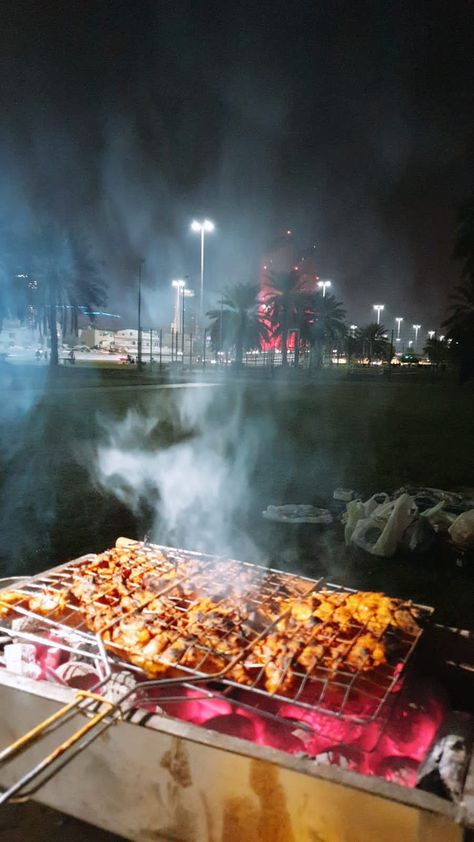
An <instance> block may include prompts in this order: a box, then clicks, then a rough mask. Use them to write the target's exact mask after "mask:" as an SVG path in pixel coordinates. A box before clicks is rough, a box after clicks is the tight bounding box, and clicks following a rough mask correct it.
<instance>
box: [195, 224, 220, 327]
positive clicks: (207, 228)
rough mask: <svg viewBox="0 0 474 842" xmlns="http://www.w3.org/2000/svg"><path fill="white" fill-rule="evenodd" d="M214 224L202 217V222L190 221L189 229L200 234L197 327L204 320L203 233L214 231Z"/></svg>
mask: <svg viewBox="0 0 474 842" xmlns="http://www.w3.org/2000/svg"><path fill="white" fill-rule="evenodd" d="M215 227H216V226H215V225H214V223H213V222H211V221H210V220H209V219H203V221H202V222H198V221H197V219H195V220H194V221H193V222H192V223H191V231H194V233H195V234H198V233H199V234H200V235H201V285H200V291H199V327H200V328H202V326H203V322H204V236H205V234H210V233H211V231H214V228H215Z"/></svg>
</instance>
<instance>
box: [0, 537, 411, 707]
mask: <svg viewBox="0 0 474 842" xmlns="http://www.w3.org/2000/svg"><path fill="white" fill-rule="evenodd" d="M310 585H311V583H309V582H308V581H307V580H304V579H298V578H297V577H292V578H289V577H287V576H285V574H278V573H277V572H275V571H268V572H267V571H261V570H260V569H258V568H253V567H251V566H250V565H249V566H247V565H243V564H241V563H239V562H234V561H217V562H213V563H212V564H211V563H210V562H209V561H207V560H206V559H203V560H200V559H199V558H196V557H194V556H191V555H187V554H185V553H183V554H180V553H178V552H175V553H174V554H173V555H171V553H169V554H167V553H165V552H164V551H161V550H159V549H157V548H156V549H155V548H143V547H142V546H141V545H139V544H130V545H129V546H126V547H125V546H121V547H118V548H115V549H112V550H107V551H106V552H104V553H102V554H101V555H99V556H97V557H95V558H94V559H92V560H88V561H87V562H85V563H83V564H80V565H77V567H76V568H75V569H74V573H73V580H72V584H71V585H70V587H69V589H63V590H57V589H56V590H55V589H52V588H51V589H44V590H43V591H41V592H39V593H35V594H26V593H16V592H14V591H10V592H8V591H4V592H2V593H1V594H0V616H8V614H9V613H10V612H13V611H14V607H15V604H16V603H17V602H20V601H23V605H24V607H25V608H29V609H30V610H31V611H34V612H35V613H37V614H41V615H48V616H52V617H54V618H58V619H60V617H61V614H62V613H64V612H65V611H66V610H68V611H69V610H70V609H73V608H75V609H76V612H75V613H76V614H77V615H78V616H81V615H82V617H83V619H84V622H85V625H86V626H87V628H89V629H90V630H91V631H93V632H95V633H96V632H99V633H100V634H101V635H102V638H103V640H104V643H105V645H106V646H108V647H109V648H111V649H112V651H115V652H118V653H119V654H120V655H121V656H122V657H123V658H125V659H128V660H129V661H130V662H131V663H133V664H135V665H137V666H139V667H140V668H141V669H142V670H144V671H145V672H146V673H148V675H150V676H157V675H160V674H162V673H166V674H168V675H169V674H174V670H175V668H176V669H177V670H178V671H179V668H180V667H181V668H183V667H184V668H186V669H190V670H195V671H199V672H202V673H205V674H209V675H210V676H213V675H214V676H215V675H218V674H221V673H225V675H226V677H227V678H229V679H231V680H233V681H235V682H237V683H239V684H244V685H255V683H257V684H258V686H260V687H263V688H265V689H266V690H267V691H268V692H270V693H279V694H282V695H285V694H289V693H290V692H291V691H293V690H295V691H296V690H297V689H298V688H299V687H300V686H301V685H302V682H304V681H305V680H306V679H307V678H311V677H313V678H318V677H320V676H321V674H322V673H324V674H325V676H326V677H327V676H328V675H332V674H335V673H337V672H338V671H343V672H346V673H351V672H352V673H355V672H362V673H366V672H369V671H370V670H375V669H377V668H378V667H381V666H382V665H383V664H385V663H387V661H388V658H389V654H390V652H389V645H390V644H391V645H393V641H394V640H395V641H397V640H399V641H402V640H403V638H404V636H405V637H406V636H408V638H411V637H413V636H416V635H417V634H418V632H419V626H418V623H417V618H416V614H415V611H414V609H413V608H412V607H411V606H410V605H409V604H406V603H402V602H401V601H400V600H395V599H390V598H389V597H386V596H384V595H383V594H379V593H370V592H367V593H364V592H354V593H351V592H343V591H333V590H328V589H322V590H319V591H318V590H314V588H313V589H312V590H311V591H309V588H310ZM67 606H68V608H67ZM388 632H390V633H391V634H390V644H389V641H388V639H387V634H388ZM178 674H179V672H178ZM323 677H324V676H323Z"/></svg>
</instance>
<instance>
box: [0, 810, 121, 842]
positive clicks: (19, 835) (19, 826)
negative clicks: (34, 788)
mask: <svg viewBox="0 0 474 842" xmlns="http://www.w3.org/2000/svg"><path fill="white" fill-rule="evenodd" d="M121 839H122V837H121V836H115V834H113V833H106V831H105V830H99V828H97V827H92V825H90V824H85V823H84V822H79V821H77V820H76V819H72V818H70V817H69V816H64V815H62V814H61V813H57V812H56V811H55V810H50V809H49V808H48V807H44V806H43V805H42V804H35V803H34V802H33V801H29V802H27V803H26V804H8V805H7V806H6V807H2V808H1V809H0V842H85V840H87V842H120V841H121Z"/></svg>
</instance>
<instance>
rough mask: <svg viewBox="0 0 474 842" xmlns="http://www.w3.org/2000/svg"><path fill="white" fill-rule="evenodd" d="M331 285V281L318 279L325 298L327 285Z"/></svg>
mask: <svg viewBox="0 0 474 842" xmlns="http://www.w3.org/2000/svg"><path fill="white" fill-rule="evenodd" d="M330 286H331V281H318V287H319V289H322V291H323V298H326V287H330Z"/></svg>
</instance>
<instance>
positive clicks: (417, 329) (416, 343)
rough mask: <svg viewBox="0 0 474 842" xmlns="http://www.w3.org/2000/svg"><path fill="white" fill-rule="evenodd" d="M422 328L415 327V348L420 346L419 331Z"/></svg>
mask: <svg viewBox="0 0 474 842" xmlns="http://www.w3.org/2000/svg"><path fill="white" fill-rule="evenodd" d="M420 327H421V325H413V330H414V331H415V348H416V347H417V345H418V331H419V329H420Z"/></svg>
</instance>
